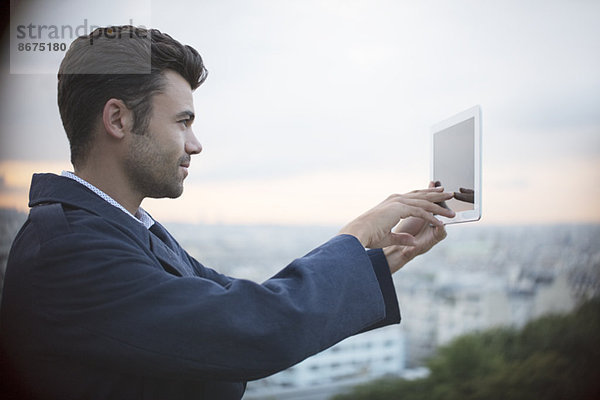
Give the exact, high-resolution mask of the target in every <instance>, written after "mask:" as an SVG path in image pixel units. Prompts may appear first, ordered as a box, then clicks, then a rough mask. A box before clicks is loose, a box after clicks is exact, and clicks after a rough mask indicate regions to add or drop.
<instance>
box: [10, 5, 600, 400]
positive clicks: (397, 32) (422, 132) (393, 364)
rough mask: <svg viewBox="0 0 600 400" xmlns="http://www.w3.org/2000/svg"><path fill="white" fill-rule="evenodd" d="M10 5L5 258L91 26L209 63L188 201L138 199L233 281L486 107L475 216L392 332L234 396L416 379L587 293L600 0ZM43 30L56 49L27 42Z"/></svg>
mask: <svg viewBox="0 0 600 400" xmlns="http://www.w3.org/2000/svg"><path fill="white" fill-rule="evenodd" d="M7 11H10V21H8V19H7V22H10V23H9V24H7V25H6V27H5V28H4V31H3V34H2V38H1V40H2V41H1V45H2V58H1V65H0V85H1V86H0V88H1V90H0V207H1V208H2V211H1V212H0V218H1V219H0V223H1V224H2V230H1V231H0V233H1V238H2V246H1V249H0V250H1V251H0V256H1V257H2V259H1V260H0V261H2V263H5V260H6V257H7V254H8V249H9V246H10V242H11V241H12V238H13V237H14V235H15V234H16V231H17V230H18V228H19V226H20V224H21V223H22V221H23V220H24V218H25V217H26V214H25V213H26V212H27V195H28V188H29V183H30V180H31V175H32V174H33V173H34V172H54V173H60V172H61V171H62V170H71V169H72V167H71V166H70V164H69V151H68V142H67V140H66V135H65V134H64V131H63V129H62V124H61V121H60V116H59V113H58V108H57V105H56V71H57V70H58V65H59V63H60V60H61V59H62V56H63V55H64V51H63V50H62V47H61V46H62V44H63V43H64V44H65V46H67V47H68V45H69V44H70V42H71V41H72V40H73V39H74V38H75V36H74V34H77V33H79V34H82V33H89V31H91V29H92V27H93V26H109V25H121V24H133V25H138V26H140V25H141V26H145V27H153V28H157V29H159V30H161V31H163V32H166V33H169V34H170V35H171V36H173V37H174V38H176V39H177V40H179V41H181V42H182V43H185V44H189V45H191V46H193V47H194V48H196V49H197V50H198V51H199V52H200V53H201V55H202V56H203V58H204V61H205V64H206V66H207V69H208V70H209V77H208V79H207V81H206V82H205V83H204V84H203V85H202V86H201V87H200V88H199V89H198V90H196V92H195V93H194V101H195V108H196V115H197V117H196V122H195V123H194V129H195V133H196V135H197V136H198V138H199V140H200V141H201V142H202V144H203V147H204V150H203V152H202V153H201V154H200V155H198V156H196V157H194V158H193V159H192V164H191V168H190V175H189V176H188V178H187V179H186V185H185V190H184V194H183V196H182V197H180V198H179V199H176V200H166V199H163V200H145V201H144V203H143V207H144V208H145V209H146V210H148V211H149V212H150V213H151V214H152V215H153V216H154V217H155V218H157V219H158V220H160V221H161V222H163V223H165V224H166V225H168V226H169V228H170V229H171V231H172V232H173V233H175V236H176V237H177V238H179V239H180V241H181V242H182V245H184V247H186V248H187V249H189V251H190V252H191V253H192V254H193V255H194V256H196V257H197V258H198V259H200V260H201V261H203V262H205V264H207V265H209V266H212V267H215V268H217V269H220V270H221V271H223V272H226V273H230V274H234V275H236V276H241V277H248V278H251V279H256V280H261V279H266V278H267V277H268V276H270V275H271V274H272V273H274V272H275V271H276V270H277V269H279V268H281V267H283V266H285V264H286V263H287V262H289V261H290V260H291V259H293V258H294V257H298V256H300V255H302V253H303V252H305V251H308V250H310V248H312V247H314V246H316V245H318V244H319V243H320V242H321V241H323V240H326V239H327V238H328V237H330V236H331V235H333V234H335V232H336V231H337V229H338V228H339V226H341V225H342V224H344V223H345V222H347V221H348V220H350V219H352V218H354V217H355V216H357V215H358V214H360V213H361V212H363V211H364V210H366V209H367V208H369V207H371V206H373V205H375V204H376V203H378V202H379V201H381V200H382V199H384V198H385V197H386V196H387V195H389V194H390V193H393V192H400V193H402V192H407V191H410V190H413V189H416V188H421V187H426V185H427V183H428V180H429V163H430V143H429V129H430V127H431V126H432V125H433V124H435V123H437V122H439V121H440V120H442V119H445V118H447V117H449V116H451V115H453V114H456V113H457V112H460V111H462V110H464V109H467V108H469V107H471V106H473V105H476V104H480V105H481V107H482V110H483V218H482V220H481V221H480V222H478V223H475V224H467V225H464V226H452V227H449V228H448V232H449V237H448V239H446V241H445V242H444V243H443V244H441V245H440V246H438V247H437V248H435V249H434V250H433V251H432V252H430V253H428V254H427V255H425V256H423V257H422V258H421V259H419V260H415V262H414V263H412V264H411V265H409V266H408V267H406V268H405V270H403V271H401V272H400V273H399V274H396V276H395V280H396V287H397V289H398V297H399V300H400V303H401V306H402V310H403V316H404V319H403V322H402V324H401V325H400V327H397V328H393V329H390V330H389V331H384V332H383V333H382V332H379V333H377V334H375V335H376V336H374V337H371V338H370V337H369V336H367V335H363V336H365V337H366V338H363V337H356V338H353V339H352V340H357V341H358V342H352V341H350V342H348V343H345V344H344V343H342V344H341V346H342V347H341V348H338V349H337V350H335V351H332V352H329V353H326V354H325V355H324V357H325V358H323V359H319V358H318V357H317V358H314V359H313V363H312V364H311V363H309V362H308V361H307V362H305V363H303V364H301V365H300V366H298V367H295V369H292V370H290V371H287V372H285V373H282V374H280V375H278V376H275V377H273V378H271V379H267V380H265V381H261V382H257V383H254V384H251V385H250V387H249V390H248V394H247V398H269V396H271V397H272V398H290V399H291V398H307V399H308V398H327V396H329V395H333V394H335V393H338V392H339V391H341V390H345V389H344V388H348V387H350V386H352V385H353V384H356V383H358V382H362V381H370V380H371V379H375V378H377V377H381V376H395V377H398V376H403V377H405V378H411V379H426V378H425V377H427V376H429V375H428V374H429V373H430V372H429V371H430V370H431V368H430V367H428V366H427V365H428V364H427V360H428V359H429V358H430V357H432V356H433V355H435V354H437V353H436V352H437V351H438V349H439V347H440V346H443V345H445V344H447V343H450V342H451V341H452V340H454V339H455V338H457V337H460V336H461V335H462V334H465V333H469V332H478V331H482V330H485V329H488V328H489V327H498V326H501V327H511V328H513V329H522V328H523V327H524V326H525V325H526V324H527V323H529V321H531V320H534V319H536V318H538V317H541V316H543V315H546V314H548V313H569V312H571V311H572V310H574V309H576V308H577V307H578V306H579V305H580V304H582V303H583V302H585V301H587V300H588V299H589V298H593V297H595V296H596V295H597V294H598V291H599V289H598V288H599V285H598V274H599V273H598V271H599V269H600V251H599V248H600V239H599V238H600V234H599V233H600V229H599V226H600V24H598V23H597V19H598V18H597V16H598V15H600V2H598V1H595V0H577V1H566V0H564V1H557V0H550V1H538V0H532V1H527V2H522V1H502V2H489V1H469V0H460V1H453V2H448V1H419V2H416V1H383V0H370V1H366V0H361V1H341V0H338V1H324V0H308V1H275V0H256V1H241V0H222V1H207V0H199V1H186V0H171V1H162V0H161V1H159V0H133V1H128V2H121V1H114V0H110V1H103V2H101V4H100V2H98V4H94V3H90V2H77V1H74V0H72V1H71V0H62V1H61V0H45V1H35V0H13V1H12V2H11V7H10V10H7ZM53 27H55V28H53ZM71 31H73V35H72V34H71ZM52 32H54V36H52ZM42 42H51V43H52V44H54V43H57V44H58V47H57V49H56V50H52V51H48V50H45V51H25V50H19V43H21V44H22V45H24V44H26V43H42ZM377 335H379V336H377ZM344 346H345V347H344ZM378 346H379V347H378ZM332 350H333V349H332ZM378 357H379V358H378ZM552 365H554V364H552ZM365 398H368V397H365ZM462 398H467V397H464V396H463V397H462ZM504 398H509V397H504Z"/></svg>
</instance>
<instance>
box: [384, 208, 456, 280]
mask: <svg viewBox="0 0 600 400" xmlns="http://www.w3.org/2000/svg"><path fill="white" fill-rule="evenodd" d="M394 231H395V232H396V233H397V234H401V233H408V234H411V235H412V236H413V237H414V238H415V240H414V242H413V244H412V245H410V246H402V245H396V246H388V247H386V248H384V249H383V253H384V254H385V257H386V259H387V262H388V265H389V266H390V271H391V273H392V274H393V273H394V272H396V271H398V270H399V269H400V268H402V267H403V266H404V265H405V264H406V263H407V262H409V261H410V260H412V259H413V258H415V257H416V256H418V255H420V254H423V253H426V252H428V251H429V250H430V249H431V248H432V247H433V246H435V245H436V244H437V243H439V242H440V241H442V240H443V239H444V238H445V237H446V230H445V229H444V227H443V226H431V225H430V224H429V222H427V221H425V220H423V219H421V218H416V217H410V218H408V219H406V220H404V221H402V223H401V224H400V225H399V226H398V227H397V228H396V229H394Z"/></svg>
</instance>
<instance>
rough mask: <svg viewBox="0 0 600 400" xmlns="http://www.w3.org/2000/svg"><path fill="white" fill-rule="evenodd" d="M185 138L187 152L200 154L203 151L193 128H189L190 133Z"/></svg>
mask: <svg viewBox="0 0 600 400" xmlns="http://www.w3.org/2000/svg"><path fill="white" fill-rule="evenodd" d="M185 139H186V140H185V152H186V153H187V154H190V155H193V154H200V152H201V151H202V145H201V144H200V142H199V141H198V138H197V137H196V135H194V132H193V131H192V130H191V129H188V134H187V136H186V138H185Z"/></svg>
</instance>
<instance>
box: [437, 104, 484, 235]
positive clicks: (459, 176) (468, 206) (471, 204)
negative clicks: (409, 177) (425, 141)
mask: <svg viewBox="0 0 600 400" xmlns="http://www.w3.org/2000/svg"><path fill="white" fill-rule="evenodd" d="M431 180H432V181H433V182H436V185H437V186H443V187H444V191H446V192H454V198H452V199H450V200H448V201H446V202H445V203H443V205H444V206H446V207H448V208H450V209H451V210H453V211H454V212H456V216H455V217H454V218H446V217H442V216H439V215H438V216H437V218H438V219H439V220H440V221H442V222H444V224H455V223H459V222H469V221H478V220H479V219H480V218H481V107H480V106H475V107H473V108H470V109H468V110H465V111H463V112H461V113H459V114H457V115H455V116H453V117H451V118H448V119H446V120H444V121H442V122H440V123H438V124H436V125H434V126H433V127H432V128H431ZM438 182H439V184H438Z"/></svg>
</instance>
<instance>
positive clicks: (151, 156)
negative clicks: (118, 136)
mask: <svg viewBox="0 0 600 400" xmlns="http://www.w3.org/2000/svg"><path fill="white" fill-rule="evenodd" d="M163 75H164V79H165V85H164V90H163V91H162V92H161V93H158V94H155V95H154V96H153V99H152V117H151V119H150V124H149V125H148V129H147V131H146V132H145V134H143V135H136V134H132V135H131V142H130V145H129V151H128V156H127V158H126V159H125V171H126V173H127V175H128V177H129V180H130V182H131V185H132V187H133V188H134V189H135V190H136V191H138V192H139V193H140V194H141V195H142V196H143V197H153V198H161V197H170V198H175V197H179V196H180V195H181V193H182V192H183V180H184V179H185V177H186V176H187V173H188V171H187V169H188V167H189V164H190V158H191V155H192V154H198V153H200V151H202V146H201V145H200V143H199V142H198V140H197V139H196V137H195V136H194V133H193V132H192V128H191V125H192V122H193V120H194V101H193V98H192V89H191V88H190V85H189V83H188V82H187V81H186V80H185V79H184V78H183V77H182V76H181V75H179V74H177V73H175V72H173V71H166V72H165V73H164V74H163Z"/></svg>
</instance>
